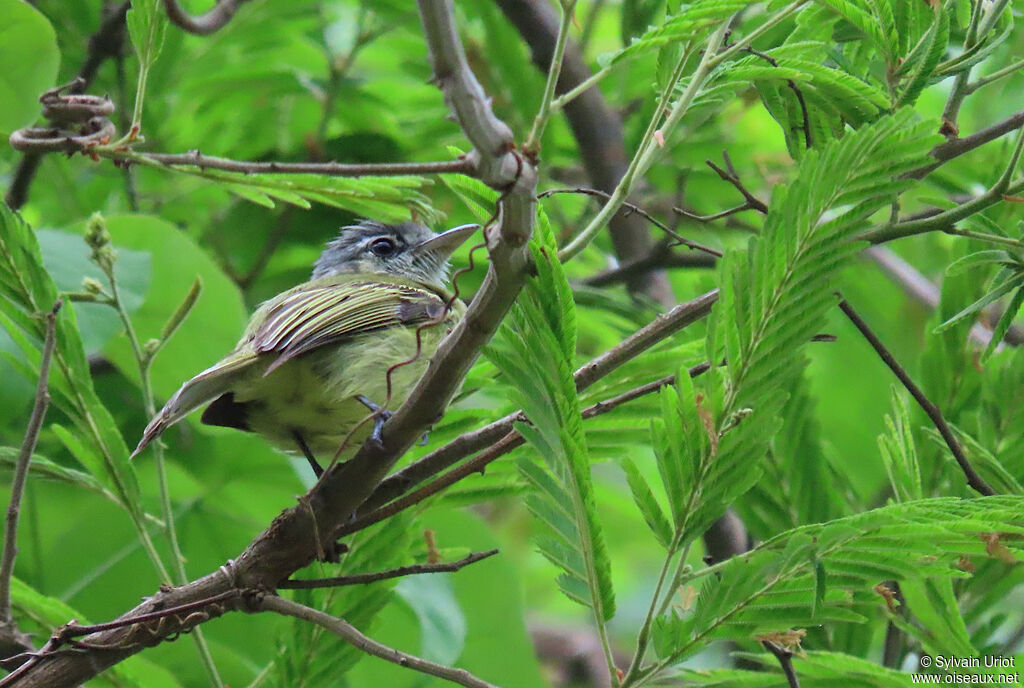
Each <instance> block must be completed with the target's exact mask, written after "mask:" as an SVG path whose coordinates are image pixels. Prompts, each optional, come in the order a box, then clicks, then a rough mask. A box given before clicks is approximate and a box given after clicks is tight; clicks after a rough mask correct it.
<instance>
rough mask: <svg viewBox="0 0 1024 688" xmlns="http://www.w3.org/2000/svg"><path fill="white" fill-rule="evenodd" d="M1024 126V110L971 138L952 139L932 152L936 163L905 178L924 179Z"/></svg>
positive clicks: (975, 133)
mask: <svg viewBox="0 0 1024 688" xmlns="http://www.w3.org/2000/svg"><path fill="white" fill-rule="evenodd" d="M1022 126H1024V110H1021V111H1020V112H1018V113H1016V114H1014V115H1010V116H1009V117H1007V118H1006V119H1004V120H1003V121H1001V122H996V123H995V124H992V125H990V126H988V127H985V128H984V129H982V130H980V131H976V132H974V133H973V134H971V135H970V136H965V137H963V138H956V139H952V140H950V141H947V142H946V143H942V144H939V145H938V146H936V147H935V148H933V149H932V151H931V156H932V157H933V158H935V162H933V163H931V164H929V165H925V166H923V167H919V168H917V169H916V170H911V171H910V172H907V173H906V174H905V175H903V176H904V177H905V178H907V179H924V178H925V177H927V176H928V175H929V174H931V173H932V172H934V171H935V170H937V169H938V168H939V167H941V166H942V165H944V164H946V163H947V162H949V161H950V160H953V159H954V158H958V157H960V156H961V155H964V154H966V153H970V152H971V151H973V150H974V149H976V148H980V147H981V146H984V145H985V144H986V143H988V142H990V141H995V140H996V139H998V138H1000V137H1002V136H1005V135H1006V134H1009V133H1010V132H1011V131H1015V130H1017V129H1020V128H1021V127H1022Z"/></svg>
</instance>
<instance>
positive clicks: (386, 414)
mask: <svg viewBox="0 0 1024 688" xmlns="http://www.w3.org/2000/svg"><path fill="white" fill-rule="evenodd" d="M356 401H358V402H359V403H360V404H362V405H363V406H365V407H366V408H368V409H370V410H371V411H373V413H374V418H373V433H372V434H371V435H370V437H372V438H373V439H375V440H376V441H378V442H381V441H383V439H384V438H383V437H382V436H381V428H383V427H384V423H386V422H387V421H388V419H389V418H391V416H393V415H395V414H393V413H392V412H391V411H388V410H387V409H383V408H381V407H380V406H377V404H375V403H373V402H372V401H370V400H369V399H367V398H366V397H365V396H363V395H362V394H357V395H356Z"/></svg>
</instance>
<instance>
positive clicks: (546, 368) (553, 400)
mask: <svg viewBox="0 0 1024 688" xmlns="http://www.w3.org/2000/svg"><path fill="white" fill-rule="evenodd" d="M531 249H532V252H533V258H534V264H535V267H536V276H535V277H534V278H532V279H531V280H529V281H528V282H527V284H526V287H525V289H524V290H523V293H522V294H521V295H520V297H519V300H518V302H517V303H516V305H515V307H514V308H513V310H512V311H511V312H510V314H509V317H508V318H507V319H506V320H505V322H504V323H503V326H502V328H501V329H500V330H499V332H498V334H497V335H496V336H495V339H494V341H493V342H492V344H491V345H490V346H489V347H488V348H487V350H486V355H487V356H488V358H489V359H490V360H491V361H492V362H493V363H494V364H495V365H496V366H497V368H498V369H499V370H500V371H501V372H502V377H501V380H502V382H503V383H505V384H509V385H513V386H514V388H513V389H512V390H511V391H512V394H511V397H512V400H513V401H514V402H515V403H516V404H517V405H519V406H520V407H521V408H522V409H523V412H524V413H525V415H526V417H527V418H528V419H529V421H530V424H529V425H526V424H519V425H518V429H519V431H520V432H521V433H522V434H523V436H524V437H525V438H526V441H527V443H528V444H529V445H530V446H531V447H533V448H534V449H535V450H536V452H537V453H538V454H540V456H541V457H542V458H543V459H544V463H545V465H544V466H542V465H540V464H534V463H531V461H530V459H528V458H526V459H524V460H523V461H521V462H520V468H521V471H522V473H523V477H525V478H526V479H527V480H529V481H530V482H531V483H532V484H533V485H534V486H535V488H536V491H535V492H534V494H533V495H532V497H531V498H530V499H528V500H527V506H528V507H530V509H531V511H532V512H533V514H534V515H535V516H537V518H538V520H539V521H540V522H541V523H542V524H543V525H544V526H546V529H545V537H542V538H540V539H539V540H538V546H539V548H540V550H541V553H542V554H543V555H544V556H545V557H547V558H548V560H550V561H551V562H552V563H554V564H555V565H556V566H558V567H559V568H561V569H562V570H563V571H564V572H565V573H564V574H563V575H562V576H560V577H559V579H558V584H559V587H560V588H561V590H562V591H563V592H564V593H565V594H566V595H567V596H568V597H570V599H573V600H575V601H577V602H580V603H581V604H585V605H587V606H589V607H591V608H592V609H593V610H594V615H595V616H596V618H597V620H598V622H599V623H603V622H604V621H607V620H608V619H610V618H611V617H612V616H613V615H614V613H615V597H614V592H613V590H612V584H611V563H610V560H609V557H608V552H607V550H606V547H605V543H604V536H603V534H602V528H601V524H600V522H599V521H598V518H597V509H596V505H595V502H594V488H593V485H592V479H591V475H590V458H589V453H588V451H587V444H586V437H585V435H584V431H583V422H582V419H581V417H580V412H581V406H580V400H579V396H578V395H577V393H576V384H575V382H574V380H573V362H574V359H575V355H576V309H575V304H574V302H573V297H572V291H571V289H570V287H569V283H568V281H567V280H566V278H565V274H564V273H563V271H562V266H561V264H560V263H559V262H558V258H557V257H556V256H557V245H556V243H555V237H554V233H553V232H552V229H551V226H550V224H549V223H548V220H547V217H546V216H545V215H544V214H543V213H542V212H541V213H540V214H539V215H538V222H537V229H536V235H535V239H534V241H533V243H532V244H531ZM539 351H543V352H545V355H544V356H541V357H538V356H537V352H539Z"/></svg>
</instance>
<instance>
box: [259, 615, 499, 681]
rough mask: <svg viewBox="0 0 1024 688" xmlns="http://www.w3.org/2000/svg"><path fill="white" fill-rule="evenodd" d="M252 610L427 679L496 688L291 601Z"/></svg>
mask: <svg viewBox="0 0 1024 688" xmlns="http://www.w3.org/2000/svg"><path fill="white" fill-rule="evenodd" d="M253 608H254V611H266V612H276V613H278V614H284V615H285V616H293V617H295V618H296V619H302V620H303V621H308V622H310V623H314V624H316V625H317V626H320V627H321V628H324V629H326V630H328V631H330V632H331V633H333V634H334V635H336V636H338V637H339V638H341V639H342V640H344V641H345V642H347V643H349V644H351V645H352V646H354V647H356V648H358V649H360V650H362V651H363V652H365V653H367V654H369V655H373V656H374V657H380V658H381V659H384V660H387V661H388V662H391V663H393V664H397V665H398V666H401V667H405V668H406V669H412V670H413V671H419V672H421V673H424V674H429V675H430V676H436V677H438V678H443V679H444V680H446V681H451V682H452V683H457V684H459V685H461V686H466V688H497V687H496V686H494V685H492V684H490V683H487V682H486V681H483V680H481V679H479V678H477V677H476V676H474V675H473V674H471V673H469V672H468V671H466V670H465V669H452V668H450V667H446V666H442V665H440V664H435V663H433V662H428V661H427V660H425V659H421V658H420V657H415V656H413V655H409V654H406V653H404V652H401V651H400V650H396V649H394V648H393V647H388V646H387V645H383V644H381V643H378V642H377V641H376V640H373V639H372V638H370V637H368V636H365V635H363V634H362V633H360V632H359V630H358V629H356V627H355V626H353V625H352V624H350V623H348V622H347V621H344V620H343V619H338V618H336V617H333V616H331V615H330V614H327V613H325V612H322V611H320V610H319V609H313V608H312V607H307V606H305V605H303V604H299V603H298V602H292V601H291V600H286V599H284V598H281V597H277V596H274V595H263V596H260V597H259V598H257V600H256V601H255V602H254V604H253Z"/></svg>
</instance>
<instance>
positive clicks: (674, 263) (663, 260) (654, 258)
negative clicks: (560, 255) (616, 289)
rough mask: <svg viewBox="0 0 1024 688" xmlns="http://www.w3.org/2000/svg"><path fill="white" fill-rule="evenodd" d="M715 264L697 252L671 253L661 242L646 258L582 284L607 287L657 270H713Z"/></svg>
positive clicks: (585, 280) (597, 275) (667, 246)
mask: <svg viewBox="0 0 1024 688" xmlns="http://www.w3.org/2000/svg"><path fill="white" fill-rule="evenodd" d="M717 264H718V259H717V258H716V257H715V256H713V255H711V254H708V253H701V252H697V251H682V252H680V251H673V250H672V244H671V243H669V242H664V241H662V242H659V243H657V244H655V246H654V248H653V249H651V251H650V252H649V253H648V254H647V255H646V256H643V257H641V258H638V259H636V260H632V261H629V262H628V263H625V264H623V265H620V266H619V267H617V268H613V269H611V270H606V271H604V272H600V273H598V274H596V275H593V276H591V277H587V278H586V279H584V280H583V281H582V284H585V285H587V286H589V287H607V286H609V285H612V284H619V283H621V282H627V281H629V280H630V279H632V278H633V277H635V276H636V275H640V274H643V273H646V272H649V271H650V270H655V269H658V268H713V267H715V265H717Z"/></svg>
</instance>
